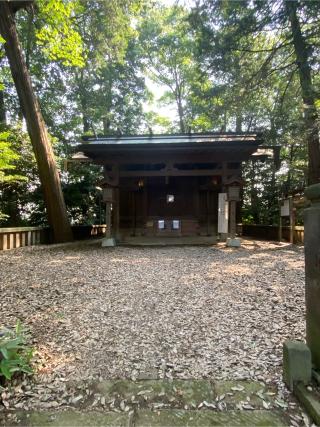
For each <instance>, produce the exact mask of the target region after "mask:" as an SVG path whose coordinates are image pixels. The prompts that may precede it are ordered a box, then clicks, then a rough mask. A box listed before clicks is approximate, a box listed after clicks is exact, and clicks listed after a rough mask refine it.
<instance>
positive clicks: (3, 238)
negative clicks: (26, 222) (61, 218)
mask: <svg viewBox="0 0 320 427" xmlns="http://www.w3.org/2000/svg"><path fill="white" fill-rule="evenodd" d="M72 232H73V237H74V239H75V240H84V239H89V238H91V237H101V236H103V235H104V234H105V232H106V226H105V225H104V224H102V225H75V226H72ZM49 243H52V234H51V230H50V228H49V227H12V228H11V227H10V228H0V251H4V250H7V249H15V248H20V247H23V246H34V245H40V244H49Z"/></svg>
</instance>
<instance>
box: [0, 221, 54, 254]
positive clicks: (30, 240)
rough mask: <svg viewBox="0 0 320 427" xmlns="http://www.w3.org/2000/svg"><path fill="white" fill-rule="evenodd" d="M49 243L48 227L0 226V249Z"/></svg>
mask: <svg viewBox="0 0 320 427" xmlns="http://www.w3.org/2000/svg"><path fill="white" fill-rule="evenodd" d="M41 243H49V227H12V228H0V250H2V251H3V250H7V249H14V248H20V247H22V246H33V245H39V244H41Z"/></svg>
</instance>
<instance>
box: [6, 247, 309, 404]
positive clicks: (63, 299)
mask: <svg viewBox="0 0 320 427" xmlns="http://www.w3.org/2000/svg"><path fill="white" fill-rule="evenodd" d="M0 270H1V279H2V280H1V285H0V294H1V323H3V324H4V325H6V326H13V325H14V324H15V322H16V320H17V319H21V321H22V322H23V324H24V325H26V326H28V327H29V329H30V331H31V335H32V338H33V345H34V347H35V348H36V355H35V359H36V361H35V363H36V369H37V375H36V377H35V380H33V381H36V385H35V384H33V385H31V386H28V387H27V389H29V390H31V391H30V393H31V394H30V396H31V398H30V402H31V403H30V405H31V406H32V402H33V403H34V402H36V401H37V399H38V401H39V396H38V397H37V396H36V391H33V392H34V394H33V399H32V390H35V387H38V389H37V390H38V394H41V390H42V394H44V395H45V393H44V390H45V387H49V388H50V389H51V391H52V393H54V392H55V390H58V388H59V387H60V386H61V387H62V385H63V383H64V382H65V381H68V380H88V381H90V380H92V379H96V378H100V379H101V378H105V379H112V378H133V379H135V378H144V377H148V376H149V375H151V376H152V375H157V376H158V377H159V378H164V377H169V378H170V377H173V378H213V379H215V380H217V379H236V380H238V379H255V380H260V381H263V382H266V383H277V384H278V385H279V386H280V387H282V386H281V372H282V367H281V361H282V343H283V342H284V341H285V340H286V339H288V338H290V339H303V338H304V336H305V325H304V308H305V303H304V258H303V248H301V247H295V246H294V247H292V246H289V245H286V244H281V245H279V244H273V243H266V242H264V243H263V242H253V241H251V242H250V241H246V242H245V244H244V245H243V247H242V248H241V249H227V248H225V247H223V246H220V245H218V246H214V247H163V248H159V247H157V248H125V247H117V248H112V249H110V248H101V247H100V245H99V243H95V244H91V245H86V244H82V245H73V246H54V247H48V246H44V247H34V248H22V249H17V250H12V251H8V252H2V253H0ZM26 381H27V382H26V383H25V384H27V383H28V381H30V380H26ZM61 387H60V388H61ZM61 389H63V387H62V388H61ZM39 390H40V391H39ZM18 391H19V390H18ZM11 397H12V396H11ZM9 398H10V395H9V396H8V395H7V396H4V397H3V400H5V399H7V400H9ZM57 399H58V397H57ZM40 400H41V399H40ZM8 405H9V403H8ZM49 407H50V405H49Z"/></svg>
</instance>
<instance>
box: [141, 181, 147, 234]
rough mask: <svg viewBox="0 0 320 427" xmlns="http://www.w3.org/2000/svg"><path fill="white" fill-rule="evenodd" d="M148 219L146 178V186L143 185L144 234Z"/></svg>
mask: <svg viewBox="0 0 320 427" xmlns="http://www.w3.org/2000/svg"><path fill="white" fill-rule="evenodd" d="M147 220H148V188H147V181H146V179H145V182H144V187H143V230H142V234H143V235H144V234H145V231H146V226H147Z"/></svg>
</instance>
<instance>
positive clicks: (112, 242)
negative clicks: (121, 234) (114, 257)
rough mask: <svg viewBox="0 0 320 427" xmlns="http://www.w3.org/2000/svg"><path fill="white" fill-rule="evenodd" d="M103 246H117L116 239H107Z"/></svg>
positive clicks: (104, 240)
mask: <svg viewBox="0 0 320 427" xmlns="http://www.w3.org/2000/svg"><path fill="white" fill-rule="evenodd" d="M101 246H102V247H106V248H112V247H114V246H116V241H115V239H114V238H108V237H106V238H105V239H103V240H102V243H101Z"/></svg>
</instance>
